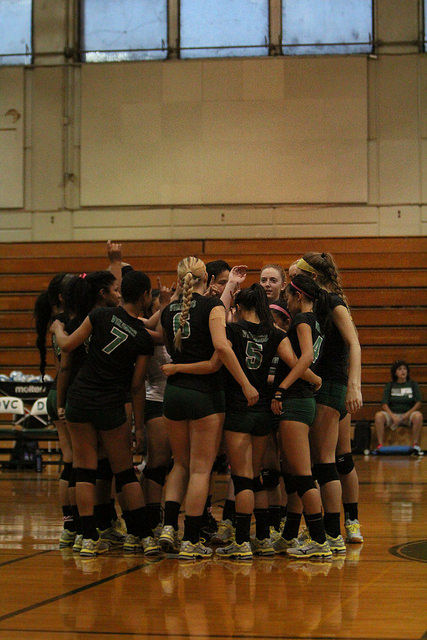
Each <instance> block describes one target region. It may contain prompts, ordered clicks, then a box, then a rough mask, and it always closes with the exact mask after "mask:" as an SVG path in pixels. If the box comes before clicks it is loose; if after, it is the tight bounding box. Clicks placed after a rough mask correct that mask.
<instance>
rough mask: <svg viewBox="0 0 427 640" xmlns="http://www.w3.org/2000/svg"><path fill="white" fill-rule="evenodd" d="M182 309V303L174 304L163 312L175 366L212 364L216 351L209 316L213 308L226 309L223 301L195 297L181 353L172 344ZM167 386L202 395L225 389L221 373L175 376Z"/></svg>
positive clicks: (184, 329)
mask: <svg viewBox="0 0 427 640" xmlns="http://www.w3.org/2000/svg"><path fill="white" fill-rule="evenodd" d="M181 305H182V302H181V299H180V300H178V301H177V302H171V303H170V304H169V305H168V306H167V307H166V308H165V309H163V312H162V318H161V322H162V326H163V328H164V329H165V332H166V337H167V341H168V346H169V352H170V355H171V357H172V362H173V363H175V364H183V363H191V362H201V361H203V360H210V359H211V357H212V355H213V352H214V351H215V349H214V346H213V344H212V338H211V334H210V331H209V315H210V312H211V311H212V309H213V308H214V307H218V306H223V304H222V302H221V300H219V299H218V298H208V297H206V296H201V295H200V294H199V293H193V297H192V300H191V305H190V312H189V314H188V318H187V321H186V323H185V325H184V328H183V330H182V340H181V351H178V350H177V349H175V347H174V343H173V341H174V338H175V334H176V332H177V331H178V329H179V320H180V317H181ZM167 384H173V385H175V386H176V387H185V388H187V389H196V390H197V391H203V392H210V391H218V390H220V389H222V388H223V383H222V371H221V370H220V371H217V372H216V373H212V374H208V375H194V374H189V373H176V374H175V375H174V376H169V377H168V381H167Z"/></svg>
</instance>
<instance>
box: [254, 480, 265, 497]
mask: <svg viewBox="0 0 427 640" xmlns="http://www.w3.org/2000/svg"><path fill="white" fill-rule="evenodd" d="M253 487H254V493H259V492H260V491H263V490H264V489H265V487H264V485H263V483H262V480H261V476H257V477H256V478H254V484H253Z"/></svg>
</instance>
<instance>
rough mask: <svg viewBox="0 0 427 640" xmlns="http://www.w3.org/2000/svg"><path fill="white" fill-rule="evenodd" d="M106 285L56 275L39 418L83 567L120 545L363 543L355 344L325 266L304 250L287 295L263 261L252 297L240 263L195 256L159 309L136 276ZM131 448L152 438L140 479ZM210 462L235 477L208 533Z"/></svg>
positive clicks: (147, 551) (154, 548)
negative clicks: (54, 447)
mask: <svg viewBox="0 0 427 640" xmlns="http://www.w3.org/2000/svg"><path fill="white" fill-rule="evenodd" d="M121 264H122V263H120V266H121ZM113 271H114V269H113V270H112V271H98V272H94V273H89V274H81V275H80V276H72V275H71V274H58V276H56V277H55V278H54V279H53V280H52V282H51V284H50V285H49V289H48V291H47V292H46V294H44V298H45V307H46V309H48V308H49V309H50V320H49V322H51V324H50V332H51V334H52V344H53V347H54V351H55V354H56V356H57V360H58V375H57V378H56V384H55V385H54V388H53V389H52V390H51V391H50V393H49V397H48V407H49V413H50V415H51V417H52V418H53V419H54V420H55V424H56V425H57V427H58V433H59V437H60V444H61V448H62V452H63V458H64V469H63V472H62V474H61V479H60V498H61V502H62V510H63V520H64V528H63V531H62V533H61V537H60V542H59V546H60V547H61V548H72V549H73V551H74V552H76V553H79V554H80V556H81V557H82V558H93V557H96V556H97V555H98V554H101V553H104V552H106V551H108V550H110V549H112V548H113V549H114V548H115V549H123V552H124V553H128V554H130V553H144V555H146V556H155V555H158V554H161V553H162V552H163V553H168V554H174V555H176V557H178V558H179V559H180V560H194V559H198V558H212V557H216V558H225V559H230V560H234V561H248V560H251V559H252V558H253V557H254V556H274V555H284V556H287V557H289V558H293V559H297V560H298V559H307V558H316V559H317V558H320V559H323V560H328V559H331V558H332V557H333V555H334V554H345V553H346V543H350V544H352V543H361V542H363V537H362V535H361V532H360V524H359V520H358V478H357V473H356V469H355V467H354V463H353V459H352V455H351V443H350V418H351V414H352V413H355V412H356V411H357V410H358V409H359V408H360V407H361V405H362V396H361V381H360V377H361V356H360V345H359V341H358V337H357V331H356V329H355V327H354V324H353V321H352V318H351V314H350V311H349V308H348V305H347V301H346V299H345V295H344V293H343V290H342V287H341V281H340V277H339V273H338V270H337V268H336V265H335V264H334V261H333V258H332V256H331V255H330V254H328V253H322V254H321V253H307V254H305V255H304V256H303V257H302V258H300V259H299V260H297V261H296V262H295V263H293V264H292V265H291V266H290V268H289V274H288V275H289V277H288V278H287V283H286V277H285V272H284V270H283V268H282V267H281V266H279V265H273V264H272V265H267V266H265V267H263V269H262V271H261V277H260V283H256V284H253V285H251V286H250V287H245V286H244V285H245V278H246V267H245V266H237V267H233V268H232V269H230V267H229V266H228V265H227V263H225V262H223V261H215V262H212V263H208V265H207V267H206V265H205V264H204V263H203V262H202V260H200V259H198V258H196V257H191V256H190V257H187V258H184V259H183V260H181V262H180V263H179V264H178V271H177V286H176V288H173V289H169V288H167V287H164V286H161V285H160V288H159V290H157V291H155V292H154V295H153V294H152V290H151V282H150V279H149V278H148V276H147V275H146V274H144V273H143V272H141V271H136V270H134V269H132V268H131V267H130V266H126V267H124V268H123V269H121V270H120V271H119V275H118V276H117V278H115V276H114V275H113ZM208 272H209V275H208ZM122 273H123V276H122ZM121 276H122V277H121ZM120 279H121V283H120ZM42 297H43V296H40V300H39V301H38V302H37V303H36V313H35V315H36V319H37V322H38V335H39V339H38V344H39V348H40V352H41V354H42V367H41V369H42V371H44V365H45V354H44V347H43V337H44V338H45V336H46V328H47V324H46V320H45V319H44V318H45V317H46V313H44V312H42V310H41V309H42V300H41V299H42ZM43 331H44V332H45V333H44V336H43ZM129 401H130V402H131V405H130V404H129ZM129 407H131V409H129ZM132 439H133V440H134V441H135V447H136V450H139V449H140V448H141V446H142V444H143V442H144V441H145V446H146V459H145V467H144V468H143V470H142V473H141V478H140V479H139V478H138V476H137V472H136V470H135V468H134V464H133V454H134V451H135V447H134V449H133V448H132ZM219 452H223V453H225V455H226V457H227V464H228V465H229V469H230V472H231V475H230V481H229V487H228V493H227V497H226V500H225V503H224V508H223V516H222V519H221V521H220V522H216V521H215V520H214V518H213V517H212V515H211V511H210V498H211V496H210V484H211V476H212V469H213V467H214V464H215V461H216V459H217V456H218V454H219ZM113 481H114V482H113ZM112 483H113V484H114V488H115V495H116V498H117V500H118V502H119V504H120V508H121V514H122V518H118V517H117V512H116V509H115V504H116V503H115V499H114V498H112V497H111V496H112V493H111V490H112ZM162 505H163V506H162ZM342 505H343V511H344V527H345V535H344V536H343V535H342V533H341V509H342ZM182 509H184V511H185V517H184V527H183V531H180V529H179V526H178V521H179V514H180V511H181V510H182ZM302 515H303V516H304V519H305V525H306V528H305V529H303V530H302V531H301V520H302ZM253 516H254V520H255V526H254V531H253V534H252V535H251V524H252V517H253Z"/></svg>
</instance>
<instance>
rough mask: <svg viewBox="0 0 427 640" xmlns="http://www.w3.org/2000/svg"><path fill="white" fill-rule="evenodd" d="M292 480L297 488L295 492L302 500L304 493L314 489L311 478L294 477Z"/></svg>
mask: <svg viewBox="0 0 427 640" xmlns="http://www.w3.org/2000/svg"><path fill="white" fill-rule="evenodd" d="M294 478H295V484H296V486H297V492H298V495H299V497H300V498H302V496H303V495H304V493H305V492H306V491H310V489H315V488H316V485H315V484H314V480H313V476H294Z"/></svg>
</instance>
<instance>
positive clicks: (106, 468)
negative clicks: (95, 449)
mask: <svg viewBox="0 0 427 640" xmlns="http://www.w3.org/2000/svg"><path fill="white" fill-rule="evenodd" d="M96 477H97V479H98V480H112V479H113V470H112V469H111V465H110V461H109V460H108V458H102V459H101V460H98V468H97V470H96Z"/></svg>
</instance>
